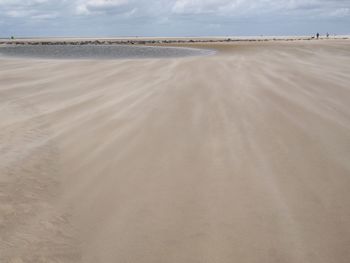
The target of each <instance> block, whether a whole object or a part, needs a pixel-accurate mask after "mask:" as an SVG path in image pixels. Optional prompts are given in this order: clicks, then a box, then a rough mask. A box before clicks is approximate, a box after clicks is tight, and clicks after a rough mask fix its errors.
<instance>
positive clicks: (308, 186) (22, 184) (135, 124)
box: [0, 40, 350, 263]
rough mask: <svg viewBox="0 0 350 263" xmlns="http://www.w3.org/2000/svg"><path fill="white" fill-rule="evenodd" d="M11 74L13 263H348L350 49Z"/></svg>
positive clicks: (4, 206) (294, 48) (254, 49)
mask: <svg viewBox="0 0 350 263" xmlns="http://www.w3.org/2000/svg"><path fill="white" fill-rule="evenodd" d="M190 46H198V47H206V48H216V49H218V50H219V52H218V54H217V55H215V56H210V57H192V58H177V59H142V60H115V61H97V60H96V61H92V60H91V61H58V60H24V59H23V60H22V59H5V58H2V59H1V65H0V109H1V112H0V116H1V117H0V120H1V122H0V135H1V137H0V153H1V157H0V187H1V189H0V242H1V243H0V261H1V262H84V263H89V262H91V263H97V262H103V263H108V262H149V263H151V262H152V263H153V262H201V263H202V262H208V263H209V262H210V263H213V262H218V263H219V262H220V263H221V262H222V263H224V262H225V263H231V262H249V263H251V262H259V263H262V262H268V263H271V262H305V263H306V262H307V263H310V262H315V263H316V262H317V263H322V262H324V263H329V262H337V263H341V262H344V263H347V262H349V261H350V251H349V247H350V231H349V229H350V223H349V222H350V192H349V189H350V176H349V175H350V106H349V105H350V88H349V87H350V45H349V41H346V40H330V41H320V42H317V41H314V42H298V43H287V42H285V43H279V42H273V43H272V42H271V43H257V44H254V43H236V44H232V43H231V44H211V45H209V44H195V45H190Z"/></svg>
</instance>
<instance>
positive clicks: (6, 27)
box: [0, 0, 350, 37]
mask: <svg viewBox="0 0 350 263" xmlns="http://www.w3.org/2000/svg"><path fill="white" fill-rule="evenodd" d="M316 32H320V33H326V32H330V33H331V34H350V0H0V37H8V36H11V35H14V36H234V35H236V36H237V35H242V36H244V35H310V34H314V33H316Z"/></svg>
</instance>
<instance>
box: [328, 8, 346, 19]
mask: <svg viewBox="0 0 350 263" xmlns="http://www.w3.org/2000/svg"><path fill="white" fill-rule="evenodd" d="M331 16H334V17H345V16H350V8H338V9H336V10H334V11H333V12H331Z"/></svg>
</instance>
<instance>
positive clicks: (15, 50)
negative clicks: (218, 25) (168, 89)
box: [0, 45, 213, 59]
mask: <svg viewBox="0 0 350 263" xmlns="http://www.w3.org/2000/svg"><path fill="white" fill-rule="evenodd" d="M212 53H213V51H211V50H204V49H195V48H177V47H149V46H129V45H115V46H107V45H83V46H82V45H77V46H75V45H23V46H3V47H0V56H10V57H29V58H54V59H122V58H124V59H125V58H176V57H188V56H205V55H210V54H212Z"/></svg>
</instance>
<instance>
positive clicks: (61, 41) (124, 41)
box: [0, 36, 350, 46]
mask: <svg viewBox="0 0 350 263" xmlns="http://www.w3.org/2000/svg"><path fill="white" fill-rule="evenodd" d="M349 39H350V36H339V37H328V38H327V37H320V38H319V39H316V38H315V37H252V38H249V37H242V38H241V37H225V38H221V37H219V38H214V37H213V38H116V39H113V38H91V39H90V38H88V39H84V38H72V39H69V38H57V39H56V38H52V39H50V38H34V39H24V38H20V39H13V40H11V39H0V46H1V45H158V44H162V45H163V44H192V43H195V44H196V43H197V44H198V43H200V44H201V43H203V44H206V43H212V44H216V43H237V42H277V41H281V42H282V41H283V42H291V41H321V40H329V41H331V40H349Z"/></svg>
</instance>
